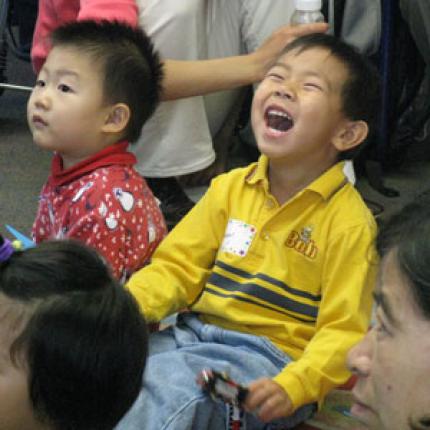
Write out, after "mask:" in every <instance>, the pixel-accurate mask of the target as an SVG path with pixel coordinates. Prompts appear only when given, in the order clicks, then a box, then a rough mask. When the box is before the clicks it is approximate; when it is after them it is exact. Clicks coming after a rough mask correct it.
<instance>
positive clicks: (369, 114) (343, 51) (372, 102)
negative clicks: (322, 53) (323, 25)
mask: <svg viewBox="0 0 430 430" xmlns="http://www.w3.org/2000/svg"><path fill="white" fill-rule="evenodd" d="M313 48H322V49H326V50H327V51H328V52H330V54H331V55H332V56H333V57H335V58H336V59H337V60H338V61H340V62H341V63H342V64H343V65H344V66H345V67H346V68H347V70H348V73H349V74H348V79H347V80H346V82H345V83H344V84H343V89H342V102H343V113H344V114H345V115H346V117H347V118H348V119H350V120H352V121H364V122H366V123H367V125H368V127H369V130H370V131H371V132H373V131H374V129H375V128H376V123H377V119H378V111H379V107H380V91H381V89H380V86H381V85H380V77H379V74H378V71H377V69H376V68H375V67H374V66H373V65H372V64H371V63H370V62H369V61H368V60H367V59H366V57H365V56H364V55H362V54H361V53H359V52H358V51H357V50H356V49H355V48H354V47H353V46H351V45H348V44H347V43H345V42H343V41H342V40H340V39H337V38H336V37H334V36H330V35H328V34H322V33H313V34H308V35H305V36H301V37H299V38H297V39H295V40H294V41H293V42H291V43H290V44H288V45H287V46H286V48H285V49H284V51H283V53H282V55H285V54H286V53H288V52H291V51H295V50H297V51H298V53H301V52H303V51H307V50H308V49H313ZM362 147H363V145H359V146H357V147H355V148H353V149H351V150H349V151H344V152H341V153H340V154H339V159H350V158H354V157H355V155H356V154H357V153H358V152H359V151H360V150H361V149H362Z"/></svg>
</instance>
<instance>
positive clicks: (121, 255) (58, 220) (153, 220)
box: [32, 142, 167, 280]
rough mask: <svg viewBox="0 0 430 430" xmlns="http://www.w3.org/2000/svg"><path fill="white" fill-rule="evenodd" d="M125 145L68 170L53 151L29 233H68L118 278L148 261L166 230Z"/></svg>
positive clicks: (36, 236)
mask: <svg viewBox="0 0 430 430" xmlns="http://www.w3.org/2000/svg"><path fill="white" fill-rule="evenodd" d="M127 146H128V144H127V142H121V143H117V144H115V145H112V146H109V147H108V148H105V149H104V150H102V151H100V152H98V153H97V154H95V155H93V156H92V157H90V158H88V159H87V160H84V161H82V162H81V163H78V164H77V165H75V166H72V167H71V168H69V169H66V170H64V169H63V168H62V159H61V157H60V156H59V155H58V154H56V155H55V156H54V158H53V161H52V170H51V175H50V176H49V178H48V181H47V183H46V184H45V185H44V187H43V189H42V192H41V195H40V201H39V208H38V211H37V216H36V219H35V221H34V224H33V231H32V233H33V238H34V240H35V241H36V242H42V241H44V240H48V239H61V238H66V237H67V238H75V239H78V240H81V241H83V242H85V243H86V244H88V245H90V246H92V247H94V248H96V249H97V250H98V251H99V252H100V253H101V254H102V255H103V257H104V258H105V259H106V261H107V262H108V263H109V264H110V266H111V268H112V270H113V273H114V275H115V276H116V277H117V278H118V279H120V280H125V279H127V278H128V277H129V276H130V275H131V273H133V272H134V271H136V270H137V269H139V268H141V267H142V266H144V265H145V264H146V263H148V261H149V259H150V257H151V255H152V253H153V252H154V250H155V248H156V247H157V245H158V244H159V243H160V241H161V240H162V239H163V237H164V236H165V235H166V232H167V230H166V226H165V223H164V219H163V216H162V214H161V211H160V209H159V207H158V204H157V202H156V200H155V198H154V196H153V194H152V192H151V190H150V189H149V187H148V186H147V184H146V182H145V180H144V179H143V178H142V177H141V176H140V175H139V174H138V173H137V172H136V171H135V170H134V168H133V165H134V164H135V162H136V158H135V156H134V155H133V154H131V153H130V152H127Z"/></svg>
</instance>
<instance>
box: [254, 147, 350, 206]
mask: <svg viewBox="0 0 430 430" xmlns="http://www.w3.org/2000/svg"><path fill="white" fill-rule="evenodd" d="M344 165H345V162H344V161H340V162H339V163H336V164H335V165H334V166H332V167H331V168H330V169H328V170H327V171H326V172H324V173H323V174H322V175H321V176H319V177H318V178H317V179H315V181H313V182H312V183H310V184H309V185H308V186H307V187H306V188H305V189H304V190H303V191H305V190H309V191H313V192H315V193H318V194H320V195H321V197H322V198H323V199H324V200H327V199H329V198H330V197H331V196H332V195H333V194H334V193H335V192H336V191H338V190H339V189H340V188H342V187H343V186H344V185H345V184H346V183H347V182H348V179H347V178H346V176H345V174H344V172H343V168H344ZM268 167H269V159H268V158H267V156H265V155H261V156H260V158H259V159H258V162H257V163H256V164H254V165H253V168H251V170H250V173H249V174H248V176H247V177H246V182H247V183H248V184H250V185H253V184H257V183H258V182H262V183H263V184H267V186H268V183H269V180H268V177H267V170H268Z"/></svg>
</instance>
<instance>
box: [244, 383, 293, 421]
mask: <svg viewBox="0 0 430 430" xmlns="http://www.w3.org/2000/svg"><path fill="white" fill-rule="evenodd" d="M248 390H249V392H248V395H247V396H246V401H245V403H244V406H245V410H246V411H247V412H251V413H254V414H255V415H256V416H258V418H259V419H260V420H261V421H263V422H265V423H267V422H270V421H273V420H277V419H279V418H285V417H287V416H289V415H291V414H292V412H293V405H292V403H291V400H290V397H289V396H288V394H287V393H286V391H285V390H284V389H283V388H282V387H281V386H280V385H279V384H278V383H276V382H274V381H273V380H272V379H269V378H262V379H257V380H256V381H254V382H252V383H251V384H249V386H248Z"/></svg>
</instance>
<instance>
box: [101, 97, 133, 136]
mask: <svg viewBox="0 0 430 430" xmlns="http://www.w3.org/2000/svg"><path fill="white" fill-rule="evenodd" d="M129 120H130V108H129V107H128V106H127V105H126V104H125V103H117V104H115V105H113V106H111V107H110V108H109V111H108V112H107V116H106V119H105V122H104V124H103V127H102V131H104V132H105V133H121V132H122V131H124V129H125V128H126V127H127V124H128V121H129Z"/></svg>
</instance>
